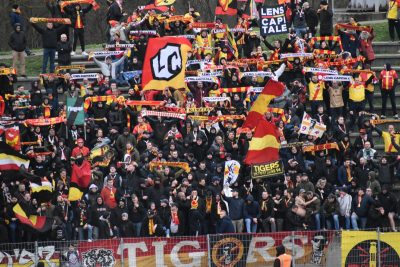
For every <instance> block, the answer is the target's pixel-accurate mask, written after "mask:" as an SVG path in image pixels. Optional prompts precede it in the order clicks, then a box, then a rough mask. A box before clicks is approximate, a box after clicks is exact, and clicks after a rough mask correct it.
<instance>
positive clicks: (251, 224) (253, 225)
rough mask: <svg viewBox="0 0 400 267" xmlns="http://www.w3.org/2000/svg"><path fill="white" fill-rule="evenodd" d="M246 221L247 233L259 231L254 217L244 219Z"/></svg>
mask: <svg viewBox="0 0 400 267" xmlns="http://www.w3.org/2000/svg"><path fill="white" fill-rule="evenodd" d="M244 223H245V224H246V231H247V233H255V232H257V224H256V223H254V222H253V219H252V218H247V219H244Z"/></svg>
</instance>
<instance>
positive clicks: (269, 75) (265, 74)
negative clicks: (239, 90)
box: [241, 71, 273, 77]
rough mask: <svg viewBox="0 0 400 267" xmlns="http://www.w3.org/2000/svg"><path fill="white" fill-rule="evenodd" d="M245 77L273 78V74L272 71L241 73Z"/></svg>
mask: <svg viewBox="0 0 400 267" xmlns="http://www.w3.org/2000/svg"><path fill="white" fill-rule="evenodd" d="M241 74H242V75H243V77H253V76H262V77H265V76H268V77H272V76H273V74H272V72H270V71H247V72H242V73H241Z"/></svg>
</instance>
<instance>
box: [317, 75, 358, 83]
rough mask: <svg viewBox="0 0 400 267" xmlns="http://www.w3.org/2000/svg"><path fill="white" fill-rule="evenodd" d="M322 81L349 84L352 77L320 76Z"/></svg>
mask: <svg viewBox="0 0 400 267" xmlns="http://www.w3.org/2000/svg"><path fill="white" fill-rule="evenodd" d="M322 80H323V81H326V82H351V81H352V80H353V77H351V76H349V75H326V76H322Z"/></svg>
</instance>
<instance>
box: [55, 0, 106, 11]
mask: <svg viewBox="0 0 400 267" xmlns="http://www.w3.org/2000/svg"><path fill="white" fill-rule="evenodd" d="M76 4H88V5H92V6H93V10H97V9H99V8H100V6H99V4H97V3H96V1H95V0H71V1H62V2H61V3H60V8H61V12H63V13H64V8H65V7H66V6H69V5H76Z"/></svg>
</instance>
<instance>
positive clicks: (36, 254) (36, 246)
mask: <svg viewBox="0 0 400 267" xmlns="http://www.w3.org/2000/svg"><path fill="white" fill-rule="evenodd" d="M38 247H39V246H38V242H37V241H35V264H38V262H39V250H38Z"/></svg>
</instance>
